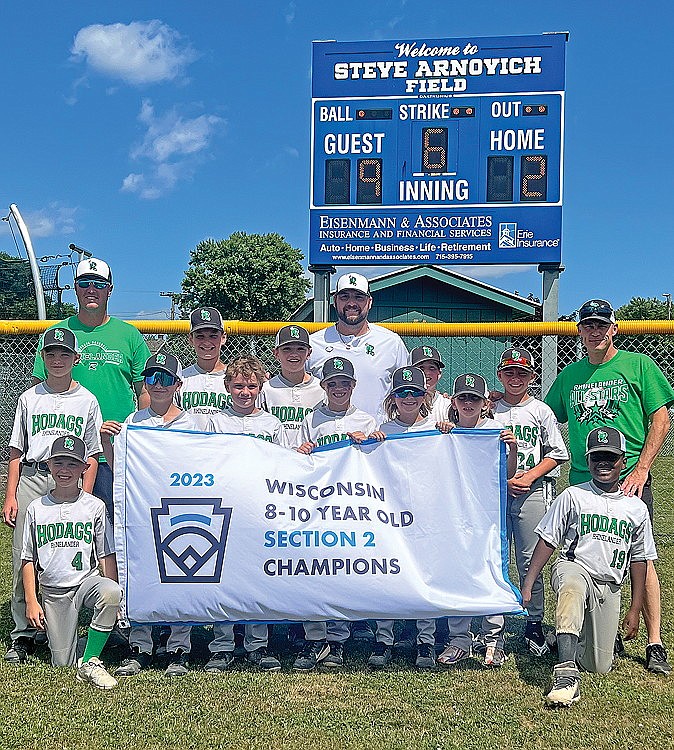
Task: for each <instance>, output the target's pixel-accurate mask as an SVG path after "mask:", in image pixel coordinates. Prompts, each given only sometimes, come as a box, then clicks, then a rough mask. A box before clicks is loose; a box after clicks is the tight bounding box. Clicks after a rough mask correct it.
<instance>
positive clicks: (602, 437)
mask: <svg viewBox="0 0 674 750" xmlns="http://www.w3.org/2000/svg"><path fill="white" fill-rule="evenodd" d="M597 442H598V443H604V444H605V443H608V432H605V431H604V430H599V431H598V432H597Z"/></svg>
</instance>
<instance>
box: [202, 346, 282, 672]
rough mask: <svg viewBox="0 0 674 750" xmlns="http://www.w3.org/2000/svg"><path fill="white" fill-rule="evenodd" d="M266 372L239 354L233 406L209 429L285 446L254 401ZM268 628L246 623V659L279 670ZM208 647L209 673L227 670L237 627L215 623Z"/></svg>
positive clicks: (231, 382)
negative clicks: (271, 648) (270, 651)
mask: <svg viewBox="0 0 674 750" xmlns="http://www.w3.org/2000/svg"><path fill="white" fill-rule="evenodd" d="M265 379H266V374H265V370H264V366H263V364H262V362H260V360H259V359H258V358H257V357H239V358H237V359H235V360H234V361H233V362H230V363H229V364H228V365H227V369H226V370H225V385H226V387H227V390H228V391H229V393H230V394H231V396H232V405H231V406H229V407H227V408H226V409H225V410H224V411H222V412H220V413H218V414H214V415H213V416H212V417H211V423H210V427H209V429H210V431H211V432H225V433H230V434H235V435H239V434H243V435H250V436H252V437H256V438H259V439H260V440H266V441H268V442H270V443H275V444H276V445H282V446H284V447H287V446H286V433H285V430H284V429H283V425H282V424H281V422H280V421H279V420H278V419H277V418H276V417H275V416H274V415H273V414H269V412H266V411H263V410H262V409H259V408H258V407H257V406H256V405H255V404H256V402H257V399H258V397H259V395H260V389H261V388H262V384H263V383H264V382H265ZM268 644H269V631H268V628H267V625H266V624H264V623H258V624H255V625H253V624H247V625H246V626H245V629H244V643H243V645H244V648H245V650H246V659H247V661H248V662H249V663H250V664H252V665H254V666H256V667H258V669H261V670H262V671H264V672H277V671H278V670H280V669H281V662H280V661H279V660H278V659H277V658H276V657H275V656H274V655H273V654H271V653H269V651H268ZM208 648H209V650H210V652H211V658H210V659H209V660H208V662H207V663H206V666H205V667H204V669H205V670H206V671H207V672H225V671H226V670H228V669H229V668H230V667H231V666H232V664H233V662H234V626H233V625H232V624H230V623H227V622H222V623H215V625H214V626H213V640H212V641H211V643H209V645H208Z"/></svg>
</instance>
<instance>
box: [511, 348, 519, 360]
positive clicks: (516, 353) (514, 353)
mask: <svg viewBox="0 0 674 750" xmlns="http://www.w3.org/2000/svg"><path fill="white" fill-rule="evenodd" d="M512 358H513V359H519V358H520V353H519V352H518V351H517V349H513V354H512Z"/></svg>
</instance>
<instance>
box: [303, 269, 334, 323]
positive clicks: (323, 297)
mask: <svg viewBox="0 0 674 750" xmlns="http://www.w3.org/2000/svg"><path fill="white" fill-rule="evenodd" d="M309 271H310V272H311V273H313V275H314V322H315V323H327V322H328V321H329V320H330V274H332V273H336V271H337V269H336V268H334V266H319V265H312V266H309Z"/></svg>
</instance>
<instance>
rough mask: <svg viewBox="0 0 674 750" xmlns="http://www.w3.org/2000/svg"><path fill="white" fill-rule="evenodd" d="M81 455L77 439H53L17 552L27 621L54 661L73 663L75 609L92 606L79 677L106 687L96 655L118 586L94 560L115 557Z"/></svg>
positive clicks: (111, 681)
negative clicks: (48, 480)
mask: <svg viewBox="0 0 674 750" xmlns="http://www.w3.org/2000/svg"><path fill="white" fill-rule="evenodd" d="M87 454H88V450H87V446H86V444H85V443H84V441H83V440H81V439H80V438H79V437H77V436H76V435H65V436H64V437H60V438H57V439H56V440H55V441H54V442H53V444H52V446H51V450H50V452H49V457H48V459H47V464H48V466H49V471H50V473H51V475H52V478H53V480H54V485H53V489H51V491H49V492H48V493H46V494H45V495H43V496H42V497H40V498H37V499H36V500H33V502H32V503H31V504H30V505H29V506H28V510H27V511H26V523H25V527H24V534H23V549H22V551H21V560H22V574H23V585H24V588H25V591H26V619H27V620H28V622H29V624H30V625H31V627H33V628H36V629H38V630H46V631H47V637H48V639H49V648H50V650H51V658H52V664H53V665H54V666H73V665H74V664H75V660H76V649H77V623H78V616H79V612H80V610H81V609H82V608H83V607H87V608H88V609H93V611H94V616H93V618H92V620H91V625H90V626H89V631H88V635H87V643H86V647H85V649H84V654H83V656H82V658H81V659H80V660H79V661H78V663H77V667H78V668H77V679H78V680H81V681H82V682H88V683H89V684H90V685H93V686H94V687H97V688H100V689H102V690H110V689H111V688H114V687H115V685H117V680H115V678H114V677H112V676H111V675H110V674H108V672H107V671H106V670H105V667H104V666H103V664H101V661H100V659H99V656H100V655H101V651H102V650H103V647H104V646H105V643H106V641H107V640H108V636H109V635H110V631H111V630H112V627H113V625H114V624H115V622H116V620H117V612H118V611H119V604H120V602H121V600H122V589H121V588H120V586H119V584H118V583H116V582H115V581H113V580H111V579H110V578H104V577H103V576H101V574H100V573H99V570H98V564H99V561H103V562H104V561H105V560H106V558H107V557H110V556H114V544H113V540H112V529H111V527H110V524H108V523H107V521H106V513H105V504H104V503H103V501H102V500H99V499H98V498H97V497H94V496H93V495H90V494H89V493H88V492H85V491H84V490H81V489H80V480H81V478H82V476H83V475H84V474H85V473H86V471H87V470H88V469H89V466H88V462H87V458H88V456H87ZM36 574H37V580H38V581H39V584H40V591H41V594H42V604H41V605H40V602H39V601H38V598H37V587H36V581H35V579H36Z"/></svg>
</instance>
